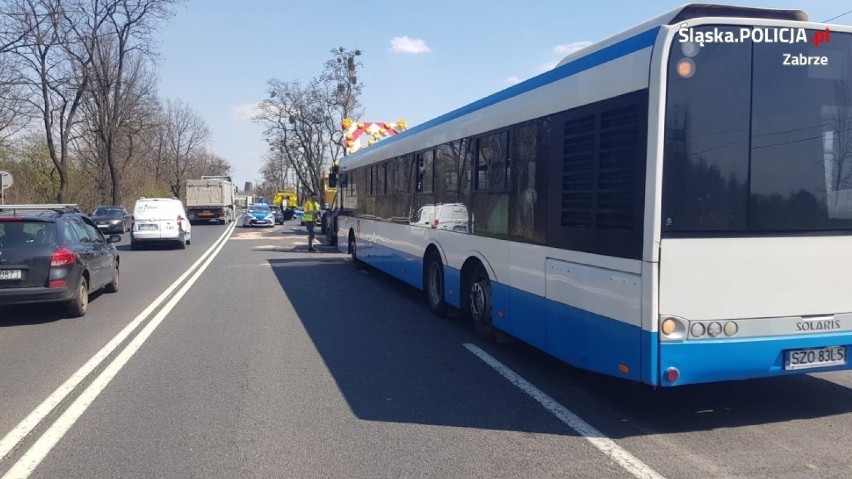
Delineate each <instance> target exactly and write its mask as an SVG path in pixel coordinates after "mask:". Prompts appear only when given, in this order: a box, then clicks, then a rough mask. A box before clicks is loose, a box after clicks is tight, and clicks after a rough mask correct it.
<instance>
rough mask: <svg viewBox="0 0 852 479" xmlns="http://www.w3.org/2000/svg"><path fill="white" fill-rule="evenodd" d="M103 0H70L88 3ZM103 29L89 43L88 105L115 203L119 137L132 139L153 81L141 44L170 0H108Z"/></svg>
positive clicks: (122, 161) (118, 200) (118, 194)
mask: <svg viewBox="0 0 852 479" xmlns="http://www.w3.org/2000/svg"><path fill="white" fill-rule="evenodd" d="M101 1H103V0H76V3H78V4H80V5H81V6H83V5H85V6H91V5H93V4H97V3H98V2H101ZM113 3H114V8H111V9H109V11H108V13H107V16H106V21H105V28H104V30H105V31H108V32H109V35H107V34H104V35H101V36H100V37H99V38H98V40H97V41H96V42H95V43H94V44H93V47H94V49H93V51H92V52H90V55H91V57H92V59H93V61H92V65H91V82H90V93H91V100H92V101H91V107H92V112H91V113H92V115H91V118H92V121H93V127H94V128H93V130H92V132H93V133H94V134H95V137H96V138H97V141H98V143H99V147H98V148H97V150H96V151H97V154H98V159H99V160H100V162H101V163H103V164H104V165H105V166H106V168H107V170H108V171H109V180H110V187H111V200H112V203H113V204H121V200H122V192H121V181H120V180H121V178H120V176H121V171H122V170H123V167H124V166H126V162H127V161H130V160H131V159H132V155H131V156H129V157H124V158H119V157H118V155H117V153H118V151H117V150H118V149H119V148H120V146H121V143H122V142H123V141H129V142H130V145H129V146H130V152H131V153H132V149H133V148H132V146H133V145H132V142H133V134H134V133H135V131H134V130H137V129H138V126H139V122H138V121H137V120H138V114H137V112H136V110H137V109H139V108H140V107H142V106H144V103H145V100H146V96H150V95H152V94H153V90H154V81H153V78H151V77H150V76H148V75H147V70H146V68H145V67H146V64H145V60H146V58H147V57H148V55H149V54H150V52H149V51H148V50H147V45H148V44H149V43H150V42H149V41H150V37H151V34H152V33H153V31H154V30H155V27H156V22H157V21H158V20H161V19H163V18H166V17H168V16H169V15H170V7H171V6H172V5H173V4H174V3H175V0H113Z"/></svg>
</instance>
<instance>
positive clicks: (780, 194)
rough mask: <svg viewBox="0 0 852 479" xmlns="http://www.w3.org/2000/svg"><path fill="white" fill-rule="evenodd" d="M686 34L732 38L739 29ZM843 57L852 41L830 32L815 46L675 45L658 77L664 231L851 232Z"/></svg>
mask: <svg viewBox="0 0 852 479" xmlns="http://www.w3.org/2000/svg"><path fill="white" fill-rule="evenodd" d="M694 30H696V31H701V30H705V31H708V32H710V31H719V30H721V31H733V32H736V33H737V35H739V31H740V27H719V26H707V27H699V28H695V29H694ZM807 33H808V37H809V38H810V37H811V36H812V35H813V32H811V31H808V32H807ZM850 55H852V35H850V34H845V33H840V32H832V34H831V41H830V43H827V44H822V45H820V46H819V47H816V46H814V44H813V43H765V42H764V43H759V42H752V41H745V42H739V43H706V44H705V45H704V46H703V47H701V46H699V45H696V44H686V43H681V42H680V41H679V39H678V37H677V36H676V37H675V43H674V44H673V45H672V50H671V56H670V58H669V68H668V70H669V71H668V92H667V100H666V101H667V105H666V128H665V153H664V155H665V156H664V179H663V225H662V227H663V231H664V232H732V233H736V232H745V233H749V232H753V233H775V232H777V233H784V232H805V231H831V230H852V71H850V70H851V68H850V67H852V65H850V62H849V61H848V58H850ZM793 56H795V57H796V58H800V57H804V58H809V57H814V56H819V57H822V56H824V57H825V58H826V59H827V64H825V65H823V64H819V65H814V64H811V65H792V64H791V63H790V58H791V57H793ZM820 63H822V62H820ZM685 64H686V65H685ZM679 69H680V70H679Z"/></svg>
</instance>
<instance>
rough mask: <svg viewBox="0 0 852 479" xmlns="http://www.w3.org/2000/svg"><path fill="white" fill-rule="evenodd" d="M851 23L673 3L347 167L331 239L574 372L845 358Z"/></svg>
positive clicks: (677, 380)
mask: <svg viewBox="0 0 852 479" xmlns="http://www.w3.org/2000/svg"><path fill="white" fill-rule="evenodd" d="M850 32H852V28H850V27H846V26H837V25H830V26H829V25H825V24H818V23H812V22H809V21H808V20H807V16H806V15H805V13H804V12H801V11H797V10H767V9H751V8H740V7H730V6H712V5H687V6H685V7H682V8H679V9H676V10H674V11H671V12H668V13H666V14H664V15H661V16H659V17H657V18H654V19H653V20H650V21H648V22H646V23H644V24H642V25H639V26H637V27H635V28H632V29H629V30H627V31H625V32H623V33H620V34H618V35H615V36H613V37H611V38H609V39H607V40H604V41H601V42H599V43H596V44H594V45H591V46H589V47H587V48H585V49H583V50H581V51H579V52H576V53H573V54H571V55H569V56H568V57H566V58H565V59H564V60H563V61H562V62H561V63H560V64H559V65H558V66H557V67H556V68H554V69H553V70H551V71H548V72H546V73H544V74H542V75H539V76H536V77H534V78H531V79H529V80H527V81H525V82H523V83H520V84H518V85H515V86H512V87H510V88H508V89H506V90H503V91H500V92H498V93H496V94H493V95H491V96H488V97H486V98H483V99H481V100H479V101H476V102H474V103H471V104H469V105H467V106H465V107H462V108H459V109H457V110H455V111H452V112H450V113H447V114H445V115H443V116H440V117H438V118H436V119H434V120H431V121H428V122H426V123H423V124H421V125H419V126H417V127H415V128H412V129H410V130H409V131H407V132H405V133H403V134H400V135H397V136H395V137H393V138H389V139H387V140H384V141H382V142H380V143H378V144H376V145H374V146H372V147H370V148H367V149H365V150H363V151H361V152H359V153H357V154H354V155H351V156H348V157H346V158H345V159H344V160H343V161H342V162H341V164H340V174H341V176H340V179H341V185H340V186H341V187H340V194H341V196H342V206H343V207H344V214H345V215H348V216H341V217H340V218H339V219H338V228H337V240H338V245H340V246H339V248H340V250H341V251H346V252H349V253H350V254H351V255H352V256H353V259H354V260H357V261H360V262H364V263H367V264H369V265H371V266H373V267H375V268H378V269H380V270H382V271H385V272H387V273H389V274H391V275H393V276H395V277H397V278H399V279H402V280H404V281H406V282H408V283H410V284H412V285H414V286H416V287H418V288H422V289H423V290H425V296H426V302H427V303H428V305H429V308H430V309H431V310H432V311H433V312H435V313H436V314H443V313H445V312H446V310H447V307H448V306H452V307H455V308H459V309H460V310H462V311H465V312H467V313H469V315H470V316H471V317H472V320H473V323H474V325H475V328H476V330H477V332H478V333H479V334H481V335H482V336H484V337H487V338H490V337H494V335H495V334H496V333H497V332H504V333H507V334H509V335H511V336H514V337H516V338H519V339H520V340H522V341H525V342H527V343H529V344H531V345H534V346H535V347H537V348H539V349H541V350H543V351H546V352H547V353H549V354H552V355H553V356H555V357H558V358H560V359H561V360H563V361H565V362H567V363H569V364H571V365H574V366H576V367H578V368H583V369H588V370H592V371H597V372H600V373H604V374H608V375H612V376H616V377H622V378H627V379H630V380H635V381H641V382H643V383H646V384H650V385H654V386H676V385H684V384H692V383H703V382H713V381H724V380H737V379H747V378H756V377H766V376H781V375H787V374H796V373H802V372H822V371H833V370H840V369H848V368H849V362H848V359H847V354H848V352H847V348H848V347H849V345H850V344H852V34H850ZM794 60H795V61H794Z"/></svg>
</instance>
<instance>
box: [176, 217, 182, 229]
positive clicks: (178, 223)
mask: <svg viewBox="0 0 852 479" xmlns="http://www.w3.org/2000/svg"><path fill="white" fill-rule="evenodd" d="M181 221H183V217H182V216H181V215H178V217H177V225H178V228H180V225H181Z"/></svg>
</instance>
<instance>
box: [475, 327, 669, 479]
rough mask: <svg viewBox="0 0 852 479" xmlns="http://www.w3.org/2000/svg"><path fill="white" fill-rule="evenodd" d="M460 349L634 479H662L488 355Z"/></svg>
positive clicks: (477, 349)
mask: <svg viewBox="0 0 852 479" xmlns="http://www.w3.org/2000/svg"><path fill="white" fill-rule="evenodd" d="M464 347H465V348H467V349H468V350H469V351H470V352H472V353H473V354H475V355H476V356H477V357H478V358H479V359H481V360H483V361H485V363H486V364H488V365H489V366H491V367H492V368H494V369H495V370H496V371H497V372H498V373H500V375H501V376H503V377H504V378H506V379H508V380H509V382H510V383H512V384H514V385H515V386H517V387H518V388H519V389H520V390H521V391H523V392H525V393H526V394H527V395H529V396H530V397H532V398H533V399H535V400H536V401H537V402H538V403H539V404H541V405H542V406H543V407H544V408H545V409H547V410H548V411H550V413H551V414H553V415H554V416H556V417H557V418H559V420H560V421H562V422H563V423H565V425H567V426H568V427H570V428H571V429H573V430H575V431H577V433H578V434H580V435H581V436H583V438H585V439H586V440H587V441H589V442H590V443H591V444H592V445H593V446H595V447H596V448H598V449H600V450H601V452H603V453H604V454H606V455H607V456H609V457H610V458H611V459H612V460H613V461H615V462H616V463H618V465H620V466H621V467H623V468H624V469H625V470H626V471H627V472H629V473H630V474H632V475H633V476H634V477H638V478H642V479H663V476H662V475H661V474H660V473H658V472H657V471H655V470H653V469H651V467H650V466H648V465H647V464H645V463H644V462H642V461H640V460H639V459H638V458H637V457H636V456H634V455H633V454H630V453H629V452H627V450H626V449H624V448H622V447H621V446H619V445H618V444H616V443H615V441H613V440H612V439H610V438H608V437H606V436H604V434H603V433H602V432H600V431H598V430H597V429H596V428H595V427H594V426H592V425H591V424H589V423H587V422H586V421H584V420H582V419H581V418H580V416H577V415H576V414H574V413H573V412H571V411H570V410H568V408H566V407H565V406H563V405H561V404H559V403H558V402H556V400H554V399H553V398H552V397H550V396H548V395H547V394H546V393H545V392H544V391H542V390H540V389H538V388H537V387H535V386H533V385H532V384H531V383H530V382H529V381H527V380H526V379H524V378H522V377H521V376H519V375H518V374H517V373H515V372H514V371H512V370H511V369H509V368H508V367H507V366H506V365H505V364H503V363H501V362H500V361H498V360H497V359H495V358H494V357H493V356H491V355H490V354H488V353H486V352H485V351H483V350H482V349H480V348H479V347H477V346H475V345H473V344H470V343H465V344H464Z"/></svg>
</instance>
